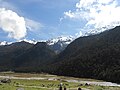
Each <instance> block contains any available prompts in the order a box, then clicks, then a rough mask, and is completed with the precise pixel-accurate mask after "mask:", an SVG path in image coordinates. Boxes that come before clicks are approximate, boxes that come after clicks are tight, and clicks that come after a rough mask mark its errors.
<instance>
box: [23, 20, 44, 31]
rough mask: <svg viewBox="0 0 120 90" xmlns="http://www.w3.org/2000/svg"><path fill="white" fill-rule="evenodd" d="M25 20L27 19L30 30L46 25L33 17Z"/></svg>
mask: <svg viewBox="0 0 120 90" xmlns="http://www.w3.org/2000/svg"><path fill="white" fill-rule="evenodd" d="M25 21H26V27H27V28H28V29H29V30H30V31H35V30H40V29H41V28H42V27H44V26H43V25H42V24H41V23H39V22H37V21H34V20H31V19H25Z"/></svg>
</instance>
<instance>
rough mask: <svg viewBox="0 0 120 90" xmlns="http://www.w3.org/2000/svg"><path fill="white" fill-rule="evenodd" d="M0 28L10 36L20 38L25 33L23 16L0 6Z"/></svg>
mask: <svg viewBox="0 0 120 90" xmlns="http://www.w3.org/2000/svg"><path fill="white" fill-rule="evenodd" d="M0 28H1V29H2V30H3V31H5V32H7V33H8V37H10V38H14V39H21V38H23V37H25V35H26V26H25V20H24V17H20V16H19V15H18V14H17V13H15V12H13V11H12V10H6V9H5V8H0Z"/></svg>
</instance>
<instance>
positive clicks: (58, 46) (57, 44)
mask: <svg viewBox="0 0 120 90" xmlns="http://www.w3.org/2000/svg"><path fill="white" fill-rule="evenodd" d="M74 39H75V38H74V37H72V36H61V37H58V38H56V39H51V40H48V41H47V44H48V45H49V46H50V47H51V48H52V49H53V50H54V51H55V52H56V53H59V52H61V51H63V50H64V49H65V48H66V47H67V45H68V44H70V43H71V42H72V41H73V40H74Z"/></svg>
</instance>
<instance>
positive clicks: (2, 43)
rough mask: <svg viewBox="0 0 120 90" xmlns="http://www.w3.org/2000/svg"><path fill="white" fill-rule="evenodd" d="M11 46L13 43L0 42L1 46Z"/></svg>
mask: <svg viewBox="0 0 120 90" xmlns="http://www.w3.org/2000/svg"><path fill="white" fill-rule="evenodd" d="M9 44H12V42H7V41H3V42H0V46H4V45H9Z"/></svg>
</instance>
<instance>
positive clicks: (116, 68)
mask: <svg viewBox="0 0 120 90" xmlns="http://www.w3.org/2000/svg"><path fill="white" fill-rule="evenodd" d="M52 66H53V68H52V69H51V72H52V73H53V74H58V75H67V76H75V77H88V78H97V79H103V80H107V81H112V82H118V83H120V80H119V77H120V27H116V28H114V29H112V30H109V31H105V32H103V33H100V34H98V35H91V36H86V37H80V38H78V39H76V40H75V41H73V42H72V43H71V44H70V45H68V47H67V48H66V49H65V50H64V51H63V52H62V53H60V54H59V55H58V57H57V59H56V62H54V63H53V64H52ZM52 66H50V67H52Z"/></svg>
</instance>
